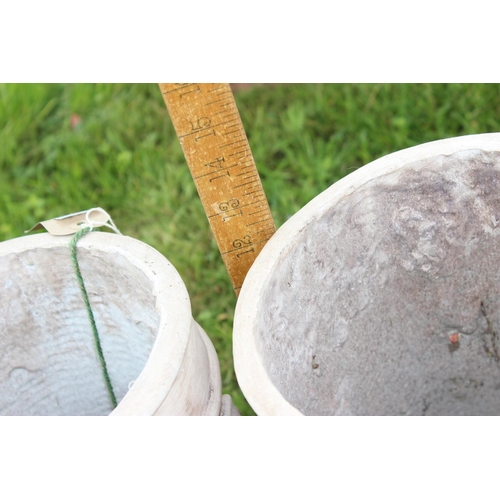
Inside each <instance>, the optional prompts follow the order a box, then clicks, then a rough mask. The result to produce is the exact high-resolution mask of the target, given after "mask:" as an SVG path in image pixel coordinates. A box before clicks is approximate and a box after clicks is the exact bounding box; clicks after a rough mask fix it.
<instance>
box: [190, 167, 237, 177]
mask: <svg viewBox="0 0 500 500" xmlns="http://www.w3.org/2000/svg"><path fill="white" fill-rule="evenodd" d="M239 166H240V164H239V163H233V165H229V166H227V167H224V170H230V169H232V168H237V167H239ZM217 172H220V170H212V171H211V172H207V173H206V174H202V175H198V176H197V177H193V179H194V180H195V181H196V180H198V179H201V178H202V177H207V176H208V175H213V174H215V173H217ZM235 177H236V176H235Z"/></svg>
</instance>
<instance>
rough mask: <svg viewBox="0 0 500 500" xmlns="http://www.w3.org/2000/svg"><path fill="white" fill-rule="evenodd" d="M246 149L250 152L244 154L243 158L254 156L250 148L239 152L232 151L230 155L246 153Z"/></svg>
mask: <svg viewBox="0 0 500 500" xmlns="http://www.w3.org/2000/svg"><path fill="white" fill-rule="evenodd" d="M245 151H249V153H248V154H247V155H243V156H242V157H241V158H246V157H247V156H252V152H251V151H250V150H249V149H244V150H243V151H240V152H238V153H232V154H230V155H229V156H236V155H240V154H242V153H244V152H245Z"/></svg>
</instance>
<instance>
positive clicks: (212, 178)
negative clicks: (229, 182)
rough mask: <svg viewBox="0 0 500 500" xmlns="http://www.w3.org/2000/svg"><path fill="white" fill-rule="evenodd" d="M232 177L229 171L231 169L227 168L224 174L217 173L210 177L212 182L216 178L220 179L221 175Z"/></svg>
mask: <svg viewBox="0 0 500 500" xmlns="http://www.w3.org/2000/svg"><path fill="white" fill-rule="evenodd" d="M226 176H227V177H230V176H231V174H230V173H229V171H227V170H226V172H225V173H224V174H221V175H217V176H215V177H210V182H212V181H215V179H220V178H221V177H226Z"/></svg>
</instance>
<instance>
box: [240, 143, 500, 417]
mask: <svg viewBox="0 0 500 500" xmlns="http://www.w3.org/2000/svg"><path fill="white" fill-rule="evenodd" d="M499 262H500V134H484V135H477V136H466V137H457V138H453V139H446V140H442V141H437V142H433V143H429V144H424V145H421V146H416V147H413V148H409V149H406V150H403V151H400V152H397V153H394V154H390V155H388V156H386V157H383V158H381V159H379V160H377V161H374V162H372V163H370V164H368V165H366V166H364V167H362V168H360V169H358V170H357V171H355V172H353V173H352V174H350V175H348V176H347V177H345V178H344V179H342V180H340V181H339V182H337V183H336V184H334V185H333V186H331V187H330V188H329V189H328V190H326V191H325V192H324V193H322V194H321V195H319V196H318V197H317V198H315V199H314V200H313V201H311V202H310V203H309V204H308V205H307V206H306V207H304V208H303V209H302V210H301V211H299V212H298V213H297V214H296V215H295V216H293V217H292V218H291V219H290V220H289V221H287V222H286V223H285V224H284V225H283V226H282V227H281V228H280V229H279V230H278V231H277V233H276V234H275V236H273V238H272V239H271V240H270V242H269V243H268V244H267V245H266V247H265V248H264V249H263V251H262V252H261V254H260V255H259V257H258V259H257V260H256V262H255V264H254V265H253V267H252V268H251V270H250V272H249V274H248V276H247V278H246V280H245V283H244V286H243V288H242V290H241V294H240V297H239V300H238V304H237V308H236V314H235V322H234V357H235V370H236V374H237V378H238V381H239V383H240V386H241V388H242V390H243V392H244V394H245V396H246V398H247V400H248V402H249V403H250V404H251V405H252V407H253V408H254V410H255V411H256V413H257V414H259V415H499V414H500V338H499V335H500V266H499V264H498V263H499Z"/></svg>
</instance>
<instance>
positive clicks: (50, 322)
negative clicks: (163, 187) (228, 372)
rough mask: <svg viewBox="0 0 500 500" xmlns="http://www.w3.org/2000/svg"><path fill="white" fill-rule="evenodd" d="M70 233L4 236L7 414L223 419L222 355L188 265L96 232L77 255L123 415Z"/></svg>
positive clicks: (2, 378)
mask: <svg viewBox="0 0 500 500" xmlns="http://www.w3.org/2000/svg"><path fill="white" fill-rule="evenodd" d="M69 240H70V237H54V236H51V235H49V234H38V235H33V236H26V237H22V238H17V239H14V240H10V241H6V242H3V243H0V290H1V300H0V358H1V362H0V413H1V414H3V415H108V414H111V415H219V413H220V411H221V380H220V369H219V362H218V359H217V355H216V353H215V350H214V348H213V345H212V344H211V342H210V340H209V339H208V337H207V335H206V333H205V332H204V331H203V330H202V329H201V327H200V326H199V325H198V324H197V323H196V322H195V321H194V320H193V318H192V315H191V307H190V301H189V297H188V294H187V291H186V288H185V286H184V283H183V281H182V279H181V278H180V276H179V274H178V273H177V271H176V270H175V269H174V267H173V266H172V264H170V262H168V261H167V260H166V259H165V258H164V257H163V256H162V255H161V254H160V253H158V252H157V251H156V250H154V249H153V248H151V247H149V246H148V245H146V244H144V243H142V242H140V241H137V240H134V239H132V238H129V237H125V236H121V235H116V234H110V233H103V232H92V233H90V234H87V235H86V236H84V237H83V238H82V239H81V240H80V241H79V242H78V260H79V263H80V267H81V271H82V275H83V278H84V280H85V285H86V288H87V291H88V295H89V299H90V302H91V305H92V309H93V311H94V315H95V319H96V323H97V326H98V330H99V335H100V338H101V344H102V349H103V352H104V356H105V359H106V363H107V367H108V371H109V375H110V378H111V381H112V384H113V387H114V391H115V393H116V397H117V400H118V402H119V404H118V406H117V407H116V408H115V409H114V410H113V408H112V405H111V402H110V398H109V395H108V393H107V391H106V386H105V383H104V381H103V375H102V371H101V368H100V365H99V361H98V358H97V353H96V349H95V345H94V343H93V337H92V332H91V329H90V324H89V318H88V316H87V312H86V309H85V307H84V304H83V300H82V296H81V292H80V289H79V288H78V285H77V281H76V278H75V273H74V270H73V267H72V263H71V259H70V251H69V249H68V243H69ZM227 408H230V405H228V403H227V402H226V410H225V411H226V414H227V413H228V411H229V410H228V409H227Z"/></svg>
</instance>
